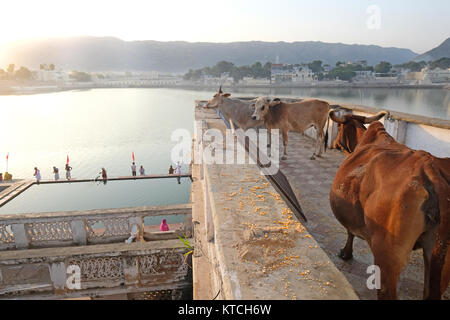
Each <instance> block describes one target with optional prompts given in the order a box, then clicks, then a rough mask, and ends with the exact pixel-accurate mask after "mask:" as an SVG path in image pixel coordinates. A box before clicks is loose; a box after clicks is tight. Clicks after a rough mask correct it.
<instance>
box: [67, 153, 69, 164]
mask: <svg viewBox="0 0 450 320" xmlns="http://www.w3.org/2000/svg"><path fill="white" fill-rule="evenodd" d="M67 164H69V155H67Z"/></svg>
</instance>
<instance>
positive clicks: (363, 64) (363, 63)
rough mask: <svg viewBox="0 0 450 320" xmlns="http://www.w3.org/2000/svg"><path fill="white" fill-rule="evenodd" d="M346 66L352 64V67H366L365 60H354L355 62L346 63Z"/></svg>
mask: <svg viewBox="0 0 450 320" xmlns="http://www.w3.org/2000/svg"><path fill="white" fill-rule="evenodd" d="M348 64H353V65H357V66H358V65H359V66H362V67H367V60H356V61H353V62H350V61H349V62H348Z"/></svg>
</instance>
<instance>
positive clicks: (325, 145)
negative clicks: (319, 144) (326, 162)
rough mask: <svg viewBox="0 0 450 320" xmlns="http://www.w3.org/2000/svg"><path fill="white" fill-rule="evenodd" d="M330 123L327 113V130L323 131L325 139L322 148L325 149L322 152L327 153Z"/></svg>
mask: <svg viewBox="0 0 450 320" xmlns="http://www.w3.org/2000/svg"><path fill="white" fill-rule="evenodd" d="M329 123H330V116H329V114H328V113H327V128H326V130H325V138H324V139H323V141H324V147H325V149H324V152H327V145H328V124H329Z"/></svg>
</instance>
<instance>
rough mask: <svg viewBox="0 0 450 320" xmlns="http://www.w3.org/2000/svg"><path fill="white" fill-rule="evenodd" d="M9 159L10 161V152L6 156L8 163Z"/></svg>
mask: <svg viewBox="0 0 450 320" xmlns="http://www.w3.org/2000/svg"><path fill="white" fill-rule="evenodd" d="M8 159H9V152H8V154H7V155H6V161H8Z"/></svg>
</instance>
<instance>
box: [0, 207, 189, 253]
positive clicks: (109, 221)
mask: <svg viewBox="0 0 450 320" xmlns="http://www.w3.org/2000/svg"><path fill="white" fill-rule="evenodd" d="M169 215H184V223H182V224H181V229H178V230H175V231H171V232H168V233H161V232H152V233H150V234H148V238H150V239H151V240H158V239H170V238H172V239H173V238H175V239H176V238H177V235H180V234H186V235H187V236H188V237H189V236H190V235H191V233H192V222H191V220H192V208H191V204H180V205H170V206H154V207H150V206H145V207H134V208H123V209H99V210H88V211H69V212H52V213H32V214H14V215H1V216H0V251H2V250H11V249H12V250H14V249H32V248H50V247H61V246H76V245H80V246H84V245H91V244H105V243H114V242H123V241H124V240H125V239H127V238H128V237H130V233H131V229H132V226H133V225H136V226H137V227H138V228H139V229H138V230H140V231H144V230H145V229H144V218H146V217H152V216H153V217H154V216H165V217H167V216H169ZM145 235H146V233H144V236H145Z"/></svg>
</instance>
